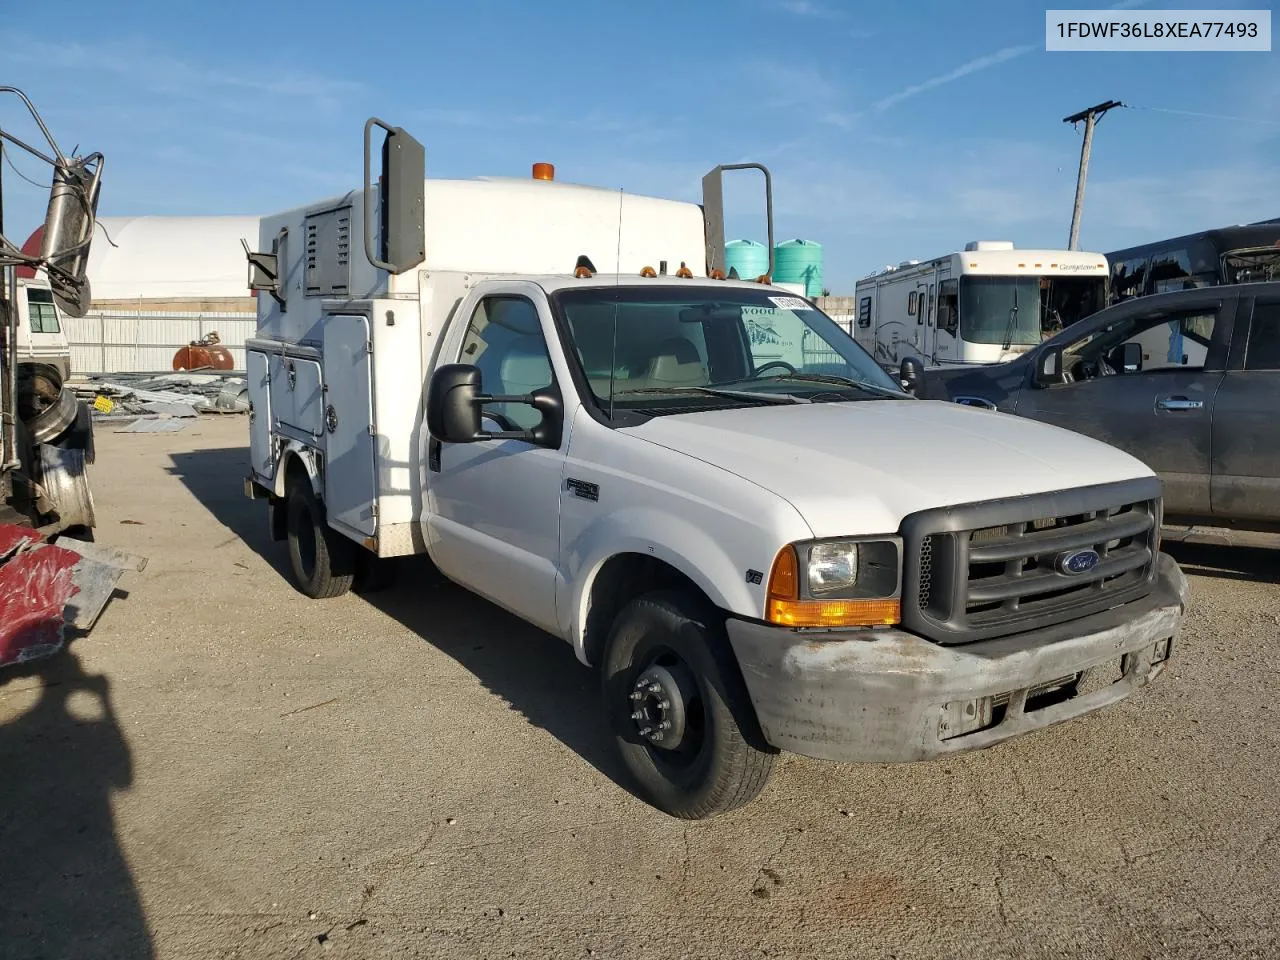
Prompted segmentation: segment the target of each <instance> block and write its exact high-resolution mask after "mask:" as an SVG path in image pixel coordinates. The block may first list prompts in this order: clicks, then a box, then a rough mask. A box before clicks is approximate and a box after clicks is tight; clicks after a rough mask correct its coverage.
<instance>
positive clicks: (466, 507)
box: [427, 290, 565, 631]
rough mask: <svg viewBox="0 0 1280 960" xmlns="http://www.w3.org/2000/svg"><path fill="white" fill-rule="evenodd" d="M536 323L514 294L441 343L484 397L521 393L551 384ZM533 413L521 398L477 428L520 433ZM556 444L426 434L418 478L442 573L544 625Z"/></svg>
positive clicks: (556, 540)
mask: <svg viewBox="0 0 1280 960" xmlns="http://www.w3.org/2000/svg"><path fill="white" fill-rule="evenodd" d="M547 322H548V328H549V324H550V318H549V315H548V316H547ZM543 329H544V326H543V318H542V316H541V314H540V311H539V308H538V306H537V305H536V304H535V303H534V302H533V301H532V300H530V299H529V298H528V297H527V296H523V295H521V294H520V293H517V292H515V291H514V290H513V291H512V292H511V293H501V294H497V295H493V296H487V297H485V298H484V299H482V300H481V301H480V302H479V303H477V304H476V307H475V310H474V311H473V312H472V315H471V318H470V320H469V322H468V324H467V328H466V332H465V334H464V336H463V339H462V342H461V343H460V344H456V343H450V344H446V345H445V346H444V347H443V348H442V349H444V350H448V351H449V353H450V355H451V359H453V360H456V361H457V362H460V363H469V364H474V365H475V366H476V367H478V368H479V370H480V374H481V378H482V389H483V390H484V392H485V393H488V394H490V395H494V394H497V395H524V394H528V393H531V392H533V391H534V390H539V389H542V388H544V387H548V386H551V385H553V384H554V383H555V382H556V376H555V373H554V370H553V367H552V364H551V356H550V353H549V351H548V350H547V340H546V337H545V335H544V332H543ZM540 419H541V414H539V413H538V411H536V410H535V409H534V408H533V407H530V406H526V405H524V404H519V403H494V404H487V405H486V406H485V407H484V416H483V421H482V429H483V430H484V431H485V432H486V433H492V432H496V431H499V430H528V429H531V428H532V427H534V426H536V425H537V423H538V422H539V420H540ZM563 447H564V441H561V449H556V450H552V449H548V448H547V447H543V446H538V445H537V444H534V443H529V442H527V441H524V440H483V441H480V442H476V443H444V444H441V443H439V442H438V441H436V440H435V439H434V438H433V439H432V441H431V446H430V456H429V464H428V469H429V471H430V472H429V473H428V475H427V476H428V480H427V493H428V497H429V499H430V504H431V510H430V516H429V520H428V530H429V533H430V538H431V541H432V559H433V560H434V561H435V563H436V565H437V566H438V567H439V568H440V570H441V572H443V573H444V574H445V575H446V576H448V577H449V578H450V579H452V580H455V581H457V582H458V583H461V584H463V585H464V586H466V587H468V588H469V589H471V590H472V591H474V592H475V593H478V594H480V595H481V596H483V597H485V598H487V599H489V600H492V601H493V602H494V603H496V604H498V605H499V606H501V607H505V608H506V609H507V610H510V611H512V612H513V613H516V614H518V615H519V616H521V617H524V618H526V619H529V620H532V621H533V622H534V623H536V624H538V625H539V626H540V627H542V628H543V629H545V630H552V631H556V630H558V620H557V617H556V605H555V595H556V563H557V561H558V558H559V549H560V475H561V473H562V471H563V469H564V460H565V455H564V451H563Z"/></svg>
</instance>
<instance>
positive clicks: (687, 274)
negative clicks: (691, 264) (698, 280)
mask: <svg viewBox="0 0 1280 960" xmlns="http://www.w3.org/2000/svg"><path fill="white" fill-rule="evenodd" d="M676 276H677V277H680V278H681V279H682V280H692V279H693V271H692V270H690V269H689V268H688V266H686V265H685V262H684V261H683V260H681V261H680V269H679V270H677V271H676Z"/></svg>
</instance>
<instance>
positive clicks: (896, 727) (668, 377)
mask: <svg viewBox="0 0 1280 960" xmlns="http://www.w3.org/2000/svg"><path fill="white" fill-rule="evenodd" d="M374 124H378V125H381V126H382V127H383V128H384V129H386V130H387V131H388V132H387V138H386V142H385V143H384V145H383V150H382V157H383V161H382V165H383V169H382V175H381V176H380V177H379V178H378V179H377V181H376V183H377V184H378V186H377V187H374V186H373V185H372V184H373V183H374V181H373V180H371V176H370V167H371V163H370V150H369V147H370V143H369V132H370V129H371V126H372V125H374ZM423 156H424V154H423V150H422V147H421V145H420V144H418V143H417V141H415V140H413V138H411V137H410V136H409V135H408V134H407V133H405V132H404V131H403V130H401V129H399V128H395V127H387V126H386V125H385V124H382V122H381V121H378V120H376V119H375V120H370V121H369V124H367V125H366V128H365V173H366V175H365V177H364V180H365V183H366V185H367V186H366V187H365V188H364V189H363V190H356V191H353V192H352V193H349V194H347V195H345V196H340V197H334V198H331V199H328V200H324V201H321V202H318V203H315V204H311V205H308V206H306V207H302V208H299V209H294V210H290V211H287V212H284V213H280V214H278V215H275V216H269V217H265V218H263V220H262V229H261V235H260V243H261V244H262V252H258V253H250V254H249V260H250V269H251V285H252V286H253V287H254V288H255V289H257V290H259V291H260V295H259V298H258V304H259V308H258V336H257V337H256V338H255V339H253V340H250V341H249V342H248V344H247V358H248V359H247V371H248V374H247V375H248V379H249V391H250V396H251V399H252V410H251V414H250V418H249V457H250V463H249V465H248V466H249V476H248V477H247V478H246V481H245V492H246V494H247V495H248V496H250V497H253V498H255V499H262V500H265V501H267V504H268V511H267V513H268V524H269V527H270V530H271V534H272V536H273V537H274V538H275V539H277V540H283V541H287V542H288V550H289V560H290V566H291V568H292V574H293V578H294V580H295V582H296V583H297V585H298V587H299V589H300V590H301V591H302V592H303V593H305V594H306V595H308V596H311V597H315V598H327V597H334V596H337V595H339V594H341V593H344V592H346V591H347V590H349V589H352V588H355V589H357V590H361V589H368V588H372V587H374V586H376V582H377V581H378V580H379V579H381V576H380V574H381V573H382V572H383V571H385V561H386V560H387V559H389V558H392V557H396V556H402V555H407V554H425V555H427V556H428V557H429V558H430V560H431V561H432V562H433V563H434V565H435V566H436V568H438V570H439V571H440V572H441V573H443V574H444V575H445V576H446V577H448V578H450V579H451V580H453V581H455V582H456V583H458V584H460V585H462V586H463V587H465V588H466V589H468V590H471V591H473V592H475V593H478V594H480V595H482V596H484V597H487V598H488V599H489V600H491V601H493V602H494V603H496V604H498V605H500V606H502V607H504V608H506V609H507V610H509V611H511V612H513V613H514V614H516V615H517V616H519V617H521V618H523V619H524V620H526V621H528V622H530V623H533V624H536V625H537V626H539V627H541V628H542V629H544V630H547V631H549V632H551V633H552V634H555V635H556V636H558V637H561V638H562V639H563V640H565V641H566V642H567V643H569V644H570V645H571V646H572V648H573V649H574V651H575V652H576V655H577V657H578V659H579V660H581V661H582V663H584V664H588V665H593V666H595V667H598V668H599V676H600V682H601V684H602V696H603V705H604V710H605V716H604V717H603V718H602V721H603V722H606V723H607V724H608V725H609V727H610V729H611V731H612V734H613V736H614V740H615V742H616V744H617V748H618V750H619V753H620V755H621V757H622V760H623V762H624V764H625V765H626V767H627V769H628V770H629V771H630V773H631V774H632V776H633V777H634V778H635V780H636V781H637V783H638V785H639V788H640V790H641V791H642V792H643V793H644V795H645V796H647V797H648V798H649V799H650V800H651V801H652V802H653V803H654V804H656V805H657V806H659V807H660V808H661V809H663V810H666V811H667V812H669V813H671V814H674V815H677V816H681V817H689V818H700V817H706V816H710V815H713V814H716V813H720V812H723V811H726V810H729V809H731V808H733V807H736V806H739V805H741V804H743V803H746V802H747V801H749V800H751V799H752V798H753V797H755V796H756V795H757V794H758V793H759V791H760V790H761V789H762V788H763V786H764V783H765V780H766V778H767V777H768V774H769V771H770V768H771V765H772V763H773V758H774V755H775V754H776V753H777V752H778V751H779V750H783V749H786V750H793V751H796V752H798V753H803V754H806V755H809V756H816V757H823V758H828V759H834V760H861V761H876V762H881V761H914V760H923V759H927V758H930V757H939V756H948V755H952V754H955V753H958V752H961V751H965V750H971V749H976V748H980V747H986V746H989V745H992V744H994V743H997V742H1000V741H1003V740H1006V739H1008V738H1010V737H1014V736H1017V735H1019V734H1022V733H1027V732H1030V731H1033V730H1037V729H1041V728H1043V727H1046V726H1048V725H1050V724H1053V723H1056V722H1059V721H1062V720H1065V719H1067V718H1069V717H1074V716H1079V715H1082V714H1086V713H1090V712H1093V711H1095V710H1098V709H1101V708H1103V707H1105V706H1107V705H1109V704H1112V703H1115V702H1117V701H1118V700H1120V699H1122V698H1124V697H1126V696H1127V695H1129V694H1130V693H1131V692H1133V691H1134V690H1136V689H1138V688H1140V687H1141V686H1143V685H1145V684H1146V683H1147V682H1149V681H1150V680H1152V679H1153V678H1155V677H1156V676H1158V675H1159V674H1160V673H1161V672H1162V671H1163V670H1164V669H1165V664H1166V662H1167V661H1168V660H1169V658H1170V655H1171V653H1172V650H1173V642H1174V637H1175V635H1176V634H1177V632H1178V630H1179V627H1180V624H1181V622H1182V619H1183V614H1184V609H1185V604H1186V592H1187V588H1186V580H1185V578H1184V577H1183V576H1182V573H1181V572H1180V570H1179V569H1178V567H1177V565H1176V564H1175V563H1174V562H1173V561H1172V560H1171V559H1170V558H1169V557H1167V556H1166V555H1164V554H1162V553H1161V552H1160V550H1159V525H1160V524H1159V521H1160V504H1161V492H1160V485H1159V481H1158V480H1157V479H1156V478H1155V476H1154V475H1153V474H1152V472H1151V471H1150V470H1149V469H1147V468H1146V467H1145V466H1144V465H1143V464H1141V463H1140V462H1138V461H1137V460H1135V459H1133V458H1132V457H1129V456H1128V455H1126V454H1124V453H1121V452H1120V451H1118V450H1115V449H1114V448H1112V447H1108V446H1105V445H1103V444H1101V443H1098V442H1097V441H1094V440H1091V439H1089V438H1087V437H1083V436H1079V435H1077V434H1074V433H1069V432H1067V431H1063V430H1059V429H1056V428H1052V427H1049V426H1046V425H1044V424H1040V423H1036V422H1034V421H1029V420H1025V419H1020V418H1015V417H1009V416H1004V415H1002V414H992V413H990V412H986V411H978V410H973V409H970V408H968V407H964V406H960V405H956V404H947V403H931V402H928V401H923V400H917V399H914V398H913V397H912V396H911V395H910V394H909V393H908V392H905V391H904V390H903V388H902V387H900V386H899V385H898V384H897V383H895V381H894V379H893V378H892V377H890V376H889V375H888V374H887V373H885V371H883V370H882V369H880V367H879V366H877V364H876V363H875V361H874V360H873V359H872V358H871V357H870V355H868V354H867V353H866V351H864V350H863V349H862V348H861V347H859V346H858V345H857V344H856V343H854V341H852V340H851V339H849V337H848V335H847V334H846V333H844V331H843V330H841V329H840V328H839V327H838V326H837V325H836V324H835V323H834V321H832V320H831V319H830V318H829V317H827V316H826V315H825V314H823V313H822V312H821V311H819V310H817V309H816V308H815V307H814V306H813V304H812V303H810V302H809V301H808V300H805V299H804V298H801V297H797V296H795V295H794V294H793V293H792V292H790V291H787V290H783V289H780V288H777V287H774V286H771V285H768V284H767V283H750V282H739V281H733V280H726V279H722V278H723V272H722V271H723V265H724V259H723V258H724V239H723V237H724V233H723V223H724V218H723V210H722V209H721V206H722V205H721V199H720V198H721V195H722V194H721V188H720V183H721V175H722V172H723V171H724V170H725V169H734V168H721V167H717V168H716V169H715V170H713V171H712V172H711V173H710V174H708V175H707V177H706V178H705V179H704V181H703V204H702V205H701V206H699V205H698V204H693V203H682V202H674V201H670V200H664V199H659V198H653V197H640V196H631V195H626V194H622V193H619V192H617V191H609V190H600V189H595V188H591V187H583V186H572V185H568V184H562V183H557V182H555V181H554V180H553V179H549V177H548V174H547V172H546V171H545V168H543V171H542V174H541V176H539V175H538V174H539V168H540V166H541V165H538V166H535V179H530V180H499V179H481V180H466V181H460V180H455V181H449V180H425V181H424V176H425V171H424V162H423ZM735 166H736V165H735ZM760 169H762V170H763V168H760ZM767 183H768V180H767V179H766V185H767ZM770 229H772V225H771V224H770ZM770 246H771V247H772V244H771V245H770ZM597 266H598V267H600V268H602V270H597ZM604 269H607V270H608V271H609V272H602V271H603V270H604ZM431 596H436V597H438V596H439V594H428V595H424V596H423V602H426V603H430V602H438V601H433V600H431V599H430V597H431ZM406 682H407V683H412V682H413V679H412V678H406Z"/></svg>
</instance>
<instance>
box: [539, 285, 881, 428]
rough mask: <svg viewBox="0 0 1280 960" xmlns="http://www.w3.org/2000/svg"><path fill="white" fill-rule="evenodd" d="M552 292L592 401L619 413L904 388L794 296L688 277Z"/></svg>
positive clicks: (871, 394)
mask: <svg viewBox="0 0 1280 960" xmlns="http://www.w3.org/2000/svg"><path fill="white" fill-rule="evenodd" d="M552 299H553V303H554V305H555V309H556V311H557V312H558V313H559V315H560V317H561V319H562V321H563V328H564V330H565V332H566V333H567V334H568V336H569V338H570V339H571V341H572V346H573V352H574V353H575V354H576V355H577V360H578V362H579V364H580V365H581V370H582V373H583V375H584V378H585V380H586V383H587V385H588V386H589V388H590V391H591V393H592V395H593V396H594V399H595V403H596V405H597V407H599V408H600V409H601V410H602V411H604V412H605V413H606V414H610V413H611V415H612V416H613V417H614V418H615V419H619V417H620V415H622V416H621V418H622V419H624V420H625V419H626V417H625V415H626V414H627V413H628V412H630V413H633V414H637V413H642V414H643V415H646V416H655V415H662V414H674V413H688V412H692V411H695V410H708V409H722V408H726V407H742V406H756V405H765V404H770V403H797V402H801V403H802V402H806V401H811V402H829V401H845V400H849V401H852V400H872V399H881V398H883V397H886V396H893V397H899V398H905V396H906V394H904V393H903V391H902V389H901V387H899V386H898V384H896V383H895V382H894V381H893V379H892V378H891V377H890V376H889V375H888V374H886V373H885V372H884V371H883V370H882V369H881V368H880V367H879V365H877V364H876V362H875V361H874V360H873V359H872V358H871V357H870V355H869V354H867V352H866V351H865V350H863V349H862V348H861V347H860V346H858V345H857V344H856V343H854V341H853V339H852V338H851V337H850V336H849V334H847V333H846V332H845V331H844V330H842V329H841V328H840V327H838V326H837V325H836V323H835V322H834V321H833V320H832V319H831V318H830V317H828V316H827V315H826V314H824V313H822V312H821V311H819V310H817V309H816V308H814V307H813V306H812V305H810V304H809V303H808V302H807V301H805V300H803V299H801V298H799V297H788V296H777V295H776V294H773V293H772V292H771V291H765V290H761V291H759V292H757V291H754V290H745V289H742V288H740V287H737V288H735V287H730V286H724V287H696V286H693V285H690V286H689V287H687V288H684V289H681V288H679V287H658V286H647V287H588V288H583V289H579V290H563V291H561V292H559V293H558V294H556V295H554V297H553V298H552Z"/></svg>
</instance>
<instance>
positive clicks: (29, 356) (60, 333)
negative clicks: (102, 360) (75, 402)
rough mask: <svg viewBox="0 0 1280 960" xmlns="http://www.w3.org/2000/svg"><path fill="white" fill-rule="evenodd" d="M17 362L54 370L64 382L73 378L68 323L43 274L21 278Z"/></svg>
mask: <svg viewBox="0 0 1280 960" xmlns="http://www.w3.org/2000/svg"><path fill="white" fill-rule="evenodd" d="M17 308H18V351H17V354H18V362H19V363H30V364H38V365H41V366H45V367H52V368H53V369H55V370H57V371H58V375H59V377H61V379H62V381H63V382H65V381H66V380H67V379H68V378H69V377H70V376H71V346H70V344H69V343H68V342H67V333H66V322H65V317H64V316H63V314H62V311H61V310H59V309H58V305H57V303H55V302H54V298H53V291H52V290H51V289H49V284H48V282H47V281H46V280H45V279H44V275H43V273H40V274H38V275H37V276H36V277H35V278H34V279H32V278H27V277H19V278H18V303H17Z"/></svg>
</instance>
